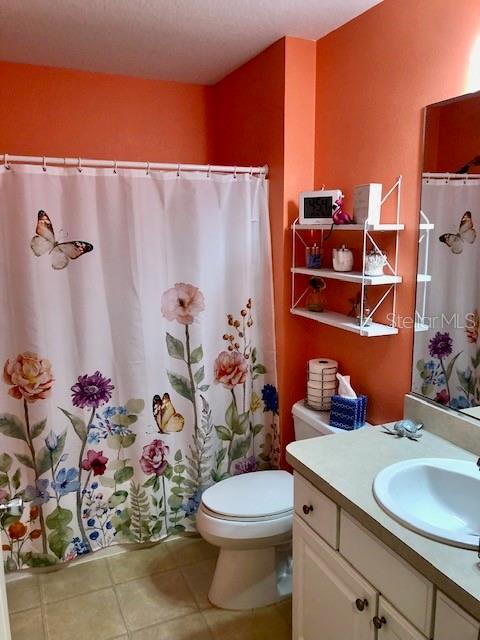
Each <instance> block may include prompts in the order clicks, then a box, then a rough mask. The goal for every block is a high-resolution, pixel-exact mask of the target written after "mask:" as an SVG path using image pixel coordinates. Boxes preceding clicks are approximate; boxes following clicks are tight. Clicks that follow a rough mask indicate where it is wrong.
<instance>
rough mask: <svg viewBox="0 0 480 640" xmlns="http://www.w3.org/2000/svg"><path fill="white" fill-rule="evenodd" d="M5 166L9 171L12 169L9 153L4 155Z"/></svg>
mask: <svg viewBox="0 0 480 640" xmlns="http://www.w3.org/2000/svg"><path fill="white" fill-rule="evenodd" d="M3 166H4V167H5V169H6V170H7V171H10V169H11V166H10V165H9V164H8V153H6V154H5V155H4V156H3Z"/></svg>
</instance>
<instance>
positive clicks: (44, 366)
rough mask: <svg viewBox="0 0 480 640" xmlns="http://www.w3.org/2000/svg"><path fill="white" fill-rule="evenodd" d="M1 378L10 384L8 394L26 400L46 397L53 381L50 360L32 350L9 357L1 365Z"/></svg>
mask: <svg viewBox="0 0 480 640" xmlns="http://www.w3.org/2000/svg"><path fill="white" fill-rule="evenodd" d="M3 379H4V381H5V382H6V383H7V384H9V385H11V389H9V391H8V393H9V395H11V396H12V397H13V398H16V399H17V400H22V398H23V399H24V400H26V401H27V402H35V401H36V400H44V399H45V398H48V396H49V395H50V393H51V391H52V387H53V383H54V381H55V378H54V377H53V371H52V365H51V363H50V361H49V360H47V359H46V358H40V357H39V356H38V355H37V354H36V353H33V352H32V351H25V352H24V353H20V354H19V355H18V356H17V357H16V358H9V359H8V360H7V361H6V362H5V365H4V367H3Z"/></svg>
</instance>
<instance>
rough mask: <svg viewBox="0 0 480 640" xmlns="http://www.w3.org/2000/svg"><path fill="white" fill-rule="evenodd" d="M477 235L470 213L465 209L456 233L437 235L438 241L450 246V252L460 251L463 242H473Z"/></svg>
mask: <svg viewBox="0 0 480 640" xmlns="http://www.w3.org/2000/svg"><path fill="white" fill-rule="evenodd" d="M476 237H477V232H476V231H475V229H474V228H473V220H472V214H471V212H470V211H466V212H465V213H464V214H463V216H462V219H461V221H460V226H459V228H458V233H444V234H443V235H441V236H440V237H439V240H440V242H443V243H445V244H446V245H447V247H450V249H451V251H452V253H457V254H458V253H462V251H463V244H464V243H465V242H468V244H473V243H474V242H475V239H476Z"/></svg>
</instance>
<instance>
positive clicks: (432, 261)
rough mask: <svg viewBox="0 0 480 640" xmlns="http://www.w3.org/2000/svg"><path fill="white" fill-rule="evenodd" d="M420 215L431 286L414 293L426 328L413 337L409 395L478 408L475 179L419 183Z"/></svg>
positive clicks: (479, 201)
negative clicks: (425, 223)
mask: <svg viewBox="0 0 480 640" xmlns="http://www.w3.org/2000/svg"><path fill="white" fill-rule="evenodd" d="M422 211H423V212H424V214H425V216H426V217H427V219H428V220H429V221H430V222H431V223H433V224H434V225H435V227H434V230H433V231H432V232H431V236H430V241H429V245H430V246H429V256H428V267H427V269H428V271H429V274H430V275H431V282H427V283H426V284H425V285H420V284H419V288H418V294H419V295H423V287H426V304H425V311H426V318H425V319H421V320H422V321H423V322H424V323H425V324H426V325H429V329H428V330H427V331H421V332H417V333H416V334H415V351H414V371H413V390H414V391H416V392H418V393H421V394H422V395H424V396H427V397H430V398H432V399H433V400H435V401H436V402H440V403H441V404H444V405H446V406H450V407H452V408H454V409H466V408H467V407H474V406H479V405H480V342H479V329H480V315H479V313H480V278H479V273H480V237H479V234H478V231H479V229H480V180H478V179H468V178H467V179H466V181H464V180H459V179H455V180H450V181H448V180H447V181H446V180H445V178H433V179H432V178H428V179H426V178H424V180H423V186H422ZM420 233H421V235H423V239H422V242H421V244H420V250H421V251H422V243H423V244H424V245H425V243H426V233H427V231H421V232H420ZM420 307H421V300H420V301H419V300H418V296H417V309H418V308H420Z"/></svg>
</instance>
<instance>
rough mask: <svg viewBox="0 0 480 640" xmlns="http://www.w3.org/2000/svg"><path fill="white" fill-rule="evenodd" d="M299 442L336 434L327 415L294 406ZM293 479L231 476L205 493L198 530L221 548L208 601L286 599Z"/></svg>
mask: <svg viewBox="0 0 480 640" xmlns="http://www.w3.org/2000/svg"><path fill="white" fill-rule="evenodd" d="M292 413H293V417H294V424H295V436H296V439H297V440H302V439H305V438H309V437H310V438H311V437H315V436H320V435H326V434H328V433H334V432H336V431H337V430H336V429H334V428H333V427H329V426H328V424H327V423H326V421H325V420H326V417H327V416H326V414H324V413H323V414H322V413H319V412H316V411H312V410H311V409H308V408H307V407H305V406H304V404H303V402H297V403H296V404H295V405H294V406H293V409H292ZM293 511H294V507H293V476H292V475H291V474H290V473H288V472H287V471H277V470H272V471H255V472H252V473H244V474H241V475H237V476H232V477H230V478H227V479H225V480H222V481H221V482H219V483H217V484H215V485H213V486H212V487H210V488H209V489H207V490H206V491H204V493H203V495H202V499H201V503H200V507H199V510H198V513H197V529H198V532H199V533H200V535H201V536H202V537H203V538H204V539H205V540H206V541H207V542H209V543H210V544H212V545H215V546H217V547H220V553H219V556H218V560H217V566H216V568H215V574H214V577H213V581H212V584H211V587H210V591H209V594H208V598H209V600H210V602H211V603H212V604H214V605H216V606H217V607H220V608H222V609H239V610H241V609H254V608H256V607H263V606H266V605H269V604H273V603H274V602H278V601H279V600H281V599H282V598H284V597H286V596H288V595H290V593H291V590H292V585H291V579H292V571H291V540H292V523H293Z"/></svg>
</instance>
